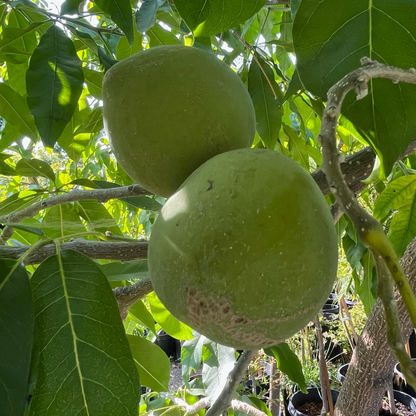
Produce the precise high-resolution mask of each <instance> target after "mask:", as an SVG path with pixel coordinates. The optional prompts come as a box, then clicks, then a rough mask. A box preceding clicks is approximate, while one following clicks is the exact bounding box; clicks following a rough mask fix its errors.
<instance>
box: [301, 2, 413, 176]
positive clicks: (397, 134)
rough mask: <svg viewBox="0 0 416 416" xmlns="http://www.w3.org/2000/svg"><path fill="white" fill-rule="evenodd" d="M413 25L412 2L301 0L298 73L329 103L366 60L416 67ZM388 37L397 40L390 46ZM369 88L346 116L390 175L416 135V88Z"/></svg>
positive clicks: (378, 84)
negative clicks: (335, 90) (332, 92)
mask: <svg viewBox="0 0 416 416" xmlns="http://www.w3.org/2000/svg"><path fill="white" fill-rule="evenodd" d="M415 20H416V7H415V3H414V1H413V0H400V2H399V3H398V2H397V1H395V0H385V1H375V2H371V3H367V2H360V1H350V2H343V3H340V2H334V1H332V0H323V1H320V2H319V3H317V2H316V1H314V0H303V1H302V2H301V3H300V6H299V9H298V11H297V13H296V17H295V21H294V26H293V37H294V46H295V51H296V58H297V69H298V71H299V75H300V78H301V80H302V82H303V84H304V85H305V87H306V89H307V90H309V91H311V92H312V93H313V94H315V95H316V96H318V97H320V98H322V99H326V93H327V91H328V89H329V88H330V87H331V86H332V85H334V84H335V83H336V82H337V81H339V80H340V79H341V78H343V77H344V76H345V75H346V74H348V73H349V72H351V71H353V70H355V69H357V68H359V67H360V59H361V58H362V57H365V56H367V57H369V58H371V59H374V60H377V61H379V62H382V63H386V64H388V65H392V66H398V67H400V68H405V69H407V68H414V67H416V26H415V25H414V24H413V23H412V22H414V21H415ZM322 22H327V24H325V25H324V26H322ZM386 33H390V34H394V36H393V35H392V36H388V40H386ZM352 34H353V35H352ZM368 86H369V94H368V96H367V97H365V98H364V99H361V100H356V98H355V94H354V93H353V92H350V93H349V94H348V95H347V97H346V99H345V101H344V104H343V108H342V112H343V115H344V116H345V117H347V118H348V119H349V120H351V121H352V122H353V123H354V125H355V127H356V128H357V130H358V131H359V133H360V134H361V135H362V136H363V137H364V138H365V139H366V140H367V141H368V143H370V144H371V145H372V146H373V147H374V149H375V150H376V151H377V154H378V155H379V157H380V160H381V161H382V164H381V167H382V173H384V174H386V175H387V174H388V173H389V172H390V170H391V167H392V165H393V163H394V162H395V161H396V159H397V158H398V157H399V156H400V155H401V154H402V153H403V152H404V150H405V149H406V148H407V146H408V144H409V143H410V141H411V140H412V139H413V138H414V137H415V135H416V118H414V117H409V114H414V113H415V112H416V86H415V85H410V84H393V83H392V82H391V81H389V80H385V79H375V80H372V81H371V82H370V83H369V85H368Z"/></svg>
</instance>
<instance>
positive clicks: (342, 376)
mask: <svg viewBox="0 0 416 416" xmlns="http://www.w3.org/2000/svg"><path fill="white" fill-rule="evenodd" d="M349 365H350V363H347V364H344V365H342V366H341V367H339V368H338V370H337V379H338V381H339V382H340V383H341V384H342V383H343V382H344V380H345V376H346V374H347V370H348V366H349Z"/></svg>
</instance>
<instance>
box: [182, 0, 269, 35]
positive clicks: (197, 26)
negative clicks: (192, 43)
mask: <svg viewBox="0 0 416 416" xmlns="http://www.w3.org/2000/svg"><path fill="white" fill-rule="evenodd" d="M264 3H265V0H227V1H226V2H225V1H223V0H194V1H188V0H176V1H175V6H176V7H177V9H178V11H179V13H180V15H181V16H182V17H183V19H184V20H185V22H186V24H187V25H188V27H189V28H190V29H191V30H192V31H193V32H194V34H195V36H211V35H216V34H218V33H221V32H225V31H226V30H229V29H232V28H234V27H236V26H237V25H239V24H240V23H244V22H245V21H246V20H247V19H249V18H250V17H251V16H253V15H254V14H255V13H257V12H258V11H259V10H260V9H261V8H262V7H263V6H264Z"/></svg>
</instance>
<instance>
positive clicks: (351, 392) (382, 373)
mask: <svg viewBox="0 0 416 416" xmlns="http://www.w3.org/2000/svg"><path fill="white" fill-rule="evenodd" d="M401 264H402V266H403V268H404V272H405V274H406V276H407V277H408V278H409V281H410V284H411V286H412V288H413V290H415V289H416V239H414V240H413V241H412V242H411V243H410V244H409V246H408V247H407V250H406V252H405V254H404V256H403V258H402V260H401ZM397 298H398V296H397ZM398 307H399V315H400V322H401V323H402V334H403V338H404V340H405V341H407V340H408V339H409V337H410V334H411V332H412V330H413V326H412V323H411V321H410V318H409V317H408V315H407V312H406V308H405V306H404V305H403V303H402V302H401V301H400V300H399V301H398ZM396 362H397V359H396V358H395V356H394V355H393V353H392V352H391V351H390V348H389V347H388V345H387V332H386V323H385V320H384V309H383V305H382V303H381V301H380V299H378V300H377V302H376V304H375V305H374V307H373V309H372V311H371V313H370V316H369V317H368V321H367V323H366V325H365V328H364V330H363V332H362V334H361V336H360V338H359V340H358V344H357V347H356V349H355V351H354V354H353V356H352V358H351V362H350V365H349V367H348V372H347V376H346V378H345V381H344V383H343V385H342V388H341V392H340V395H339V397H338V400H337V403H336V408H335V416H357V415H365V416H378V414H379V408H380V404H381V400H382V398H383V396H384V394H385V392H386V390H387V387H388V386H389V385H391V383H392V382H393V367H394V365H395V364H396Z"/></svg>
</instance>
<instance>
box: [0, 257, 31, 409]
mask: <svg viewBox="0 0 416 416" xmlns="http://www.w3.org/2000/svg"><path fill="white" fill-rule="evenodd" d="M33 318H34V317H33V300H32V292H31V290H30V285H29V277H28V275H27V272H26V270H25V268H24V267H23V266H22V265H19V264H17V263H16V262H15V261H12V260H4V259H0V339H1V342H0V357H1V360H0V380H1V383H0V403H1V413H2V414H4V415H8V416H21V415H22V414H23V413H24V409H25V406H26V398H27V391H28V383H29V369H30V361H31V356H32V345H33V322H34V321H33Z"/></svg>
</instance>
